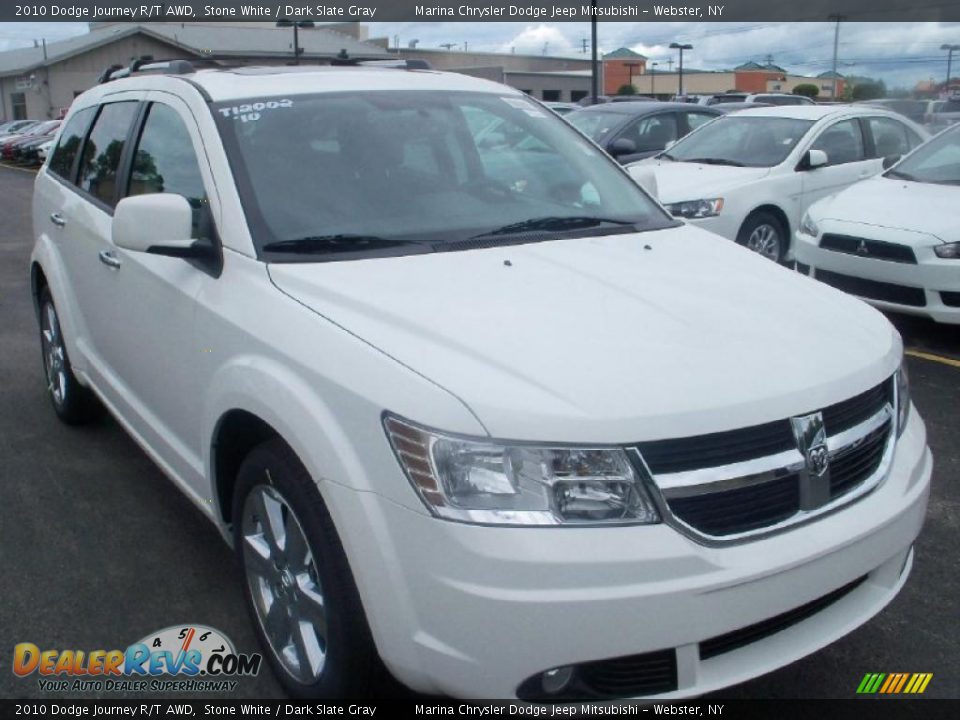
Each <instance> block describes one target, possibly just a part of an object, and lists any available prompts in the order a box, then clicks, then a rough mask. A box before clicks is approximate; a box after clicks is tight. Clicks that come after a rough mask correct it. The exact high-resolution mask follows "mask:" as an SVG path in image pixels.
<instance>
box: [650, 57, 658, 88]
mask: <svg viewBox="0 0 960 720" xmlns="http://www.w3.org/2000/svg"><path fill="white" fill-rule="evenodd" d="M659 64H660V63H657V62H655V63H650V94H651V95H653V96H656V94H657V93H656V92H655V91H654V89H653V79H654V77H655V73H656V72H657V71H656V70H654V68H655V67H656V66H657V65H659Z"/></svg>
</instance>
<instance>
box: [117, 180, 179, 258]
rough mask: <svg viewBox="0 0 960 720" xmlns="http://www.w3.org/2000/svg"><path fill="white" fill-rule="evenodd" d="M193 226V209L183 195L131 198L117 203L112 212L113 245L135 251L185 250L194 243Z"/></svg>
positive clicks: (151, 195) (138, 196) (137, 196)
mask: <svg viewBox="0 0 960 720" xmlns="http://www.w3.org/2000/svg"><path fill="white" fill-rule="evenodd" d="M192 224H193V210H192V209H191V208H190V203H189V202H187V199H186V198H185V197H183V196H182V195H174V194H173V193H153V194H150V195H133V196H131V197H126V198H124V199H123V200H121V201H120V202H119V203H117V207H116V209H115V210H114V212H113V227H112V235H113V244H114V245H116V246H117V247H121V248H124V249H125V250H133V251H134V252H152V251H155V250H154V249H161V248H162V249H173V250H178V251H183V250H187V249H189V248H190V247H191V246H192V245H193V243H194V240H193V238H191V237H190V234H191V226H192ZM161 254H166V253H161Z"/></svg>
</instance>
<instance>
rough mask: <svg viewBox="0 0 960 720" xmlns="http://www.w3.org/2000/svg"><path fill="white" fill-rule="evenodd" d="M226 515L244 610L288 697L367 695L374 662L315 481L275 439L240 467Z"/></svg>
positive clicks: (375, 672) (360, 611)
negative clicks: (241, 580)
mask: <svg viewBox="0 0 960 720" xmlns="http://www.w3.org/2000/svg"><path fill="white" fill-rule="evenodd" d="M232 517H233V531H234V545H235V549H236V554H237V559H238V561H239V562H240V566H241V568H242V569H243V572H244V575H245V582H244V594H245V596H246V599H247V607H248V609H249V611H250V614H251V616H252V619H253V623H254V627H255V628H256V631H257V635H258V636H259V638H260V642H261V643H262V644H263V645H264V647H266V648H267V653H266V655H267V658H268V660H269V661H270V664H271V666H272V667H273V670H274V672H275V673H276V675H277V677H278V679H279V680H280V682H281V684H282V685H283V686H284V687H285V688H286V690H287V692H289V693H290V694H291V695H292V696H294V697H298V698H344V697H350V698H352V697H363V696H366V695H368V694H369V693H370V692H371V690H372V689H373V685H374V682H375V678H376V677H378V676H379V668H380V667H381V666H380V663H379V657H378V656H377V653H376V649H375V647H374V644H373V639H372V637H371V635H370V630H369V627H368V625H367V621H366V617H365V615H364V612H363V607H362V605H361V602H360V596H359V593H358V592H357V588H356V584H355V583H354V580H353V575H352V573H351V572H350V567H349V565H348V563H347V558H346V555H345V554H344V551H343V546H342V545H341V543H340V539H339V537H338V536H337V532H336V529H335V528H334V526H333V521H332V520H331V518H330V514H329V512H328V511H327V508H326V505H325V504H324V502H323V500H322V499H321V497H320V493H319V492H318V490H317V487H316V485H315V484H314V481H313V479H312V478H311V477H310V475H309V473H308V472H307V470H306V468H304V467H303V464H302V463H301V462H300V460H299V459H298V458H297V456H296V455H295V454H294V453H293V451H292V450H291V449H290V448H289V446H287V445H286V443H284V442H283V441H282V440H280V439H279V438H276V439H273V440H268V441H267V442H265V443H263V444H261V445H259V446H257V447H256V448H255V449H254V450H253V451H252V452H251V453H250V454H249V455H248V456H247V458H246V459H245V460H244V461H243V463H242V465H241V466H240V470H239V473H238V477H237V487H236V492H235V493H234V502H233V516H232Z"/></svg>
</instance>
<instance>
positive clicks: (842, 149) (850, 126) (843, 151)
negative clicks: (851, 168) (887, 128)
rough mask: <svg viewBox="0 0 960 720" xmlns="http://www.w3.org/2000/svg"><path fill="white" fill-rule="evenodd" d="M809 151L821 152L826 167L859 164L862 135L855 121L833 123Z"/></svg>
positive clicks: (861, 150)
mask: <svg viewBox="0 0 960 720" xmlns="http://www.w3.org/2000/svg"><path fill="white" fill-rule="evenodd" d="M811 150H823V151H824V152H825V153H826V154H827V165H842V164H844V163H850V162H859V161H860V160H863V159H864V157H865V155H864V152H863V134H862V133H861V132H860V123H859V122H858V121H856V120H842V121H840V122H838V123H834V124H833V125H831V126H830V127H828V128H827V129H826V130H824V131H823V132H822V133H820V137H818V138H817V140H816V142H814V143H813V145H812V146H811Z"/></svg>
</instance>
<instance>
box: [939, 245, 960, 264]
mask: <svg viewBox="0 0 960 720" xmlns="http://www.w3.org/2000/svg"><path fill="white" fill-rule="evenodd" d="M933 251H934V252H935V253H936V254H937V257H938V258H943V259H944V260H960V242H952V243H946V244H945V245H937V246H936V247H935V248H933Z"/></svg>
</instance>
